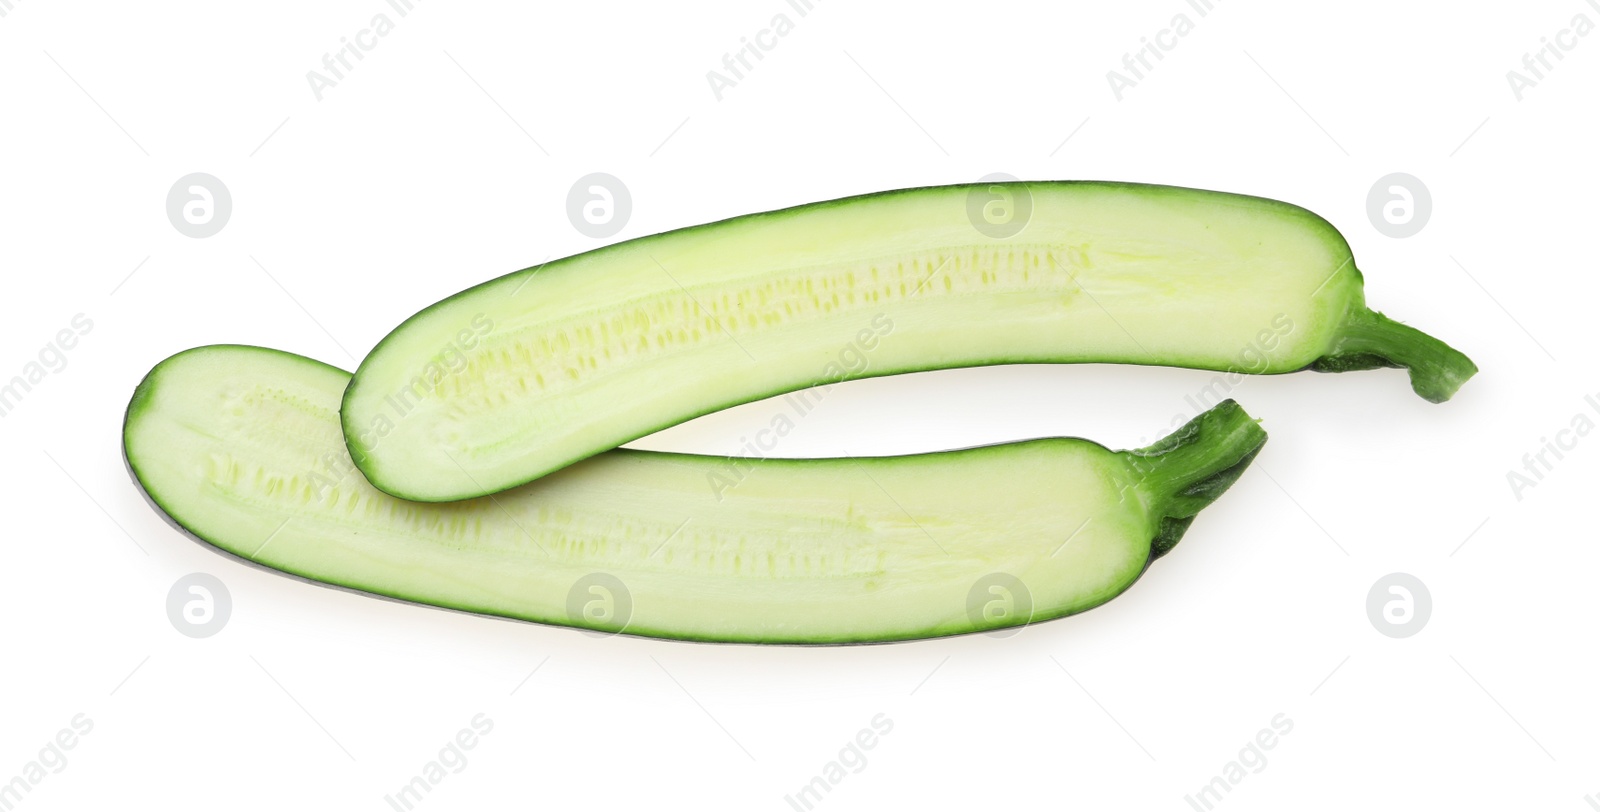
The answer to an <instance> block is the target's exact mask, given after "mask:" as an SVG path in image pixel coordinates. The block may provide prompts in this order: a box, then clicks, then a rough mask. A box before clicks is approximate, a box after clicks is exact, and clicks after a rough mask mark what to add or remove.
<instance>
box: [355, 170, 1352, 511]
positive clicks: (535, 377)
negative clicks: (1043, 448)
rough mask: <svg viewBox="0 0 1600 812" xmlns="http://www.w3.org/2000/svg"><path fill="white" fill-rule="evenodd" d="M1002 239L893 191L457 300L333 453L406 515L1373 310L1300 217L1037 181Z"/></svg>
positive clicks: (398, 352)
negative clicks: (850, 388)
mask: <svg viewBox="0 0 1600 812" xmlns="http://www.w3.org/2000/svg"><path fill="white" fill-rule="evenodd" d="M1014 187H1025V190H1026V194H1027V196H1028V198H1029V199H1030V201H1031V204H1030V205H1031V212H1030V214H1029V215H1028V220H1027V225H1026V227H1025V228H1023V229H1022V230H1021V231H1019V232H1018V233H1016V234H1014V235H1011V236H1004V237H993V236H989V235H988V234H985V233H984V232H983V231H980V230H979V228H978V227H976V226H975V225H974V220H973V215H972V214H971V207H970V205H969V204H970V202H971V194H972V189H971V188H969V187H964V186H957V187H935V188H927V189H912V190H905V191H899V192H886V193H883V194H879V195H870V196H866V197H862V198H850V199H846V200H842V201H832V202H828V203H819V204H815V205H811V206H802V207H799V208H795V209H786V210H783V211H779V212H772V213H767V214H759V215H750V216H747V217H740V218H735V219H733V220H727V221H723V222H720V223H713V224H710V225H706V226H698V227H695V228H689V229H683V230H680V231H675V232H669V233H666V234H662V235H656V236H652V237H646V238H642V239H638V240H632V241H629V242H624V243H620V244H617V245H613V246H609V247H607V248H603V249H599V250H596V251H592V252H588V253H585V254H581V255H578V256H574V257H569V258H567V259H563V260H558V261H556V262H551V263H549V264H547V265H544V266H541V267H539V268H536V269H529V270H526V271H521V272H518V273H515V274H511V275H508V276H505V277H501V278H500V279H496V280H494V281H491V282H488V283H486V284H484V285H480V286H478V287H475V288H472V289H470V290H468V291H465V292H463V293H462V294H458V295H457V296H455V297H452V298H450V299H447V300H445V301H443V302H440V303H438V304H436V305H433V306H432V307H429V308H427V309H426V310H424V311H422V312H421V313H419V314H417V315H416V316H413V317H412V318H411V319H409V320H408V321H407V322H406V323H405V324H403V325H401V326H400V327H399V328H397V329H396V330H395V331H394V332H392V333H391V334H390V335H389V336H388V337H387V338H386V339H384V341H383V342H382V343H380V344H379V346H378V347H377V348H376V349H374V350H373V352H372V353H371V354H370V355H369V356H368V357H367V359H366V360H365V361H363V362H362V364H361V367H360V369H359V370H358V372H357V375H356V378H355V380H354V382H353V383H352V385H351V386H350V388H349V391H348V392H347V393H346V397H345V402H344V411H343V415H342V417H343V421H344V429H345V435H346V440H347V442H348V443H349V445H350V448H351V449H352V452H353V453H354V454H355V457H356V460H357V462H358V464H359V465H360V466H361V468H362V470H363V471H364V472H365V474H366V475H367V477H368V478H369V479H370V480H371V481H372V482H373V483H375V484H376V485H377V486H379V487H380V488H382V489H383V490H385V491H387V492H390V493H394V494H396V495H400V496H403V497H406V498H409V499H415V500H421V501H441V500H449V499H457V498H463V497H467V496H476V495H482V494H487V493H494V492H496V491H499V490H502V489H504V488H508V487H511V486H514V485H517V484H521V483H524V482H528V481H531V480H533V479H535V478H537V477H539V476H543V475H545V474H548V473H550V472H552V471H556V470H558V469H560V468H562V467H563V466H565V465H567V464H569V463H572V462H574V461H576V460H581V459H584V458H586V457H588V456H591V455H593V454H595V453H598V452H600V451H604V450H607V449H610V448H614V447H616V446H618V445H620V444H622V443H625V442H628V441H630V440H634V439H637V438H639V437H642V436H644V435H646V434H649V433H651V432H653V431H656V430H658V429H660V428H663V427H666V426H670V425H674V424H676V423H679V422H682V421H684V420H687V419H690V418H693V417H696V416H698V415H701V414H706V413H709V412H712V411H716V410H717V409H720V408H724V407H727V406H730V405H734V404H738V403H743V402H748V401H751V400H755V399H759V398H761V397H766V396H769V395H772V394H777V393H780V392H786V391H792V390H796V389H801V388H804V387H808V386H812V385H814V384H818V383H830V382H834V381H837V380H841V379H844V378H859V377H866V376H876V375H888V374H895V373H901V372H908V371H917V370H926V369H942V368H951V367H963V366H977V365H985V364H997V363H1032V362H1063V363H1070V362H1121V363H1135V364H1161V365H1168V366H1182V367H1199V368H1210V369H1218V370H1236V371H1243V372H1253V373H1272V372H1287V371H1292V370H1297V369H1301V368H1304V367H1306V366H1308V365H1310V364H1312V363H1313V362H1314V361H1316V360H1317V359H1318V358H1319V357H1321V356H1322V355H1324V354H1325V353H1327V352H1329V351H1330V349H1331V348H1332V347H1333V345H1334V343H1335V337H1336V336H1337V334H1338V331H1339V330H1340V328H1341V326H1342V325H1343V324H1344V323H1345V321H1346V320H1347V318H1348V317H1349V316H1350V314H1351V313H1353V312H1357V311H1359V312H1363V313H1364V312H1366V311H1365V307H1364V302H1363V299H1362V292H1361V275H1360V273H1359V272H1357V270H1356V268H1355V266H1354V263H1353V262H1352V258H1351V254H1350V249H1349V246H1348V245H1347V244H1346V243H1345V241H1344V239H1343V238H1342V237H1341V236H1340V235H1339V233H1338V232H1337V231H1336V230H1335V229H1334V228H1333V227H1332V226H1330V225H1329V224H1328V223H1327V222H1326V221H1324V220H1322V219H1321V218H1319V217H1317V216H1316V215H1315V214H1313V213H1311V212H1308V211H1306V210H1304V209H1301V208H1298V207H1296V206H1292V205H1289V204H1286V203H1280V202H1277V201H1272V200H1265V199H1261V198H1254V197H1246V196H1241V195H1231V194H1223V193H1216V192H1204V191H1199V190H1192V189H1181V188H1174V187H1160V186H1140V185H1132V184H1113V183H1027V184H1016V185H1014Z"/></svg>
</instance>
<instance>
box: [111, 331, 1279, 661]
mask: <svg viewBox="0 0 1600 812" xmlns="http://www.w3.org/2000/svg"><path fill="white" fill-rule="evenodd" d="M210 347H225V348H230V349H244V350H251V351H257V352H263V353H272V354H276V355H280V356H285V357H289V358H292V359H294V360H296V361H299V362H302V363H307V364H313V365H316V366H320V367H323V368H326V369H329V370H333V371H336V372H344V370H341V369H339V368H338V367H335V366H333V365H331V364H326V363H323V362H321V361H318V360H315V359H312V358H306V357H304V356H300V355H295V354H293V353H288V352H284V351H282V350H275V349H271V348H268V347H258V346H252V345H245V344H232V345H208V346H207V347H196V348H193V349H191V350H185V351H183V352H180V353H176V354H174V355H173V356H170V357H169V358H168V359H166V360H170V359H171V358H176V357H177V356H179V355H182V354H184V353H186V352H193V351H195V350H203V349H208V348H210ZM165 363H166V361H165V360H163V361H162V362H161V363H160V364H157V365H156V366H155V367H154V368H152V370H151V372H150V373H148V374H147V375H146V376H145V377H144V378H143V379H141V380H140V382H139V384H138V386H137V387H135V389H134V393H133V396H132V397H131V398H130V399H129V402H128V407H127V409H126V410H125V412H124V415H123V435H124V441H123V443H121V446H122V448H121V450H122V460H123V466H124V467H125V468H126V469H127V471H128V478H129V479H130V480H131V481H132V483H133V485H134V488H135V489H137V490H138V492H139V494H140V496H142V497H143V498H144V500H145V502H146V503H147V504H149V505H150V506H151V507H152V508H153V509H154V510H155V511H156V513H157V515H159V516H161V518H162V519H163V520H164V521H166V523H167V524H169V525H171V526H172V527H173V529H175V530H177V531H178V532H180V533H182V534H183V535H185V536H187V537H189V538H190V539H192V540H194V541H197V542H200V543H202V544H204V545H205V546H206V547H208V548H210V549H211V550H212V551H213V552H216V553H219V554H221V555H223V556H225V557H227V558H231V559H233V560H235V561H237V562H239V563H242V564H245V565H247V566H250V567H254V568H256V569H259V570H262V571H265V572H271V573H274V574H277V575H281V576H284V577H287V578H291V579H294V580H296V581H301V582H303V583H308V584H313V585H316V586H321V587H326V588H329V589H335V590H339V591H341V592H349V593H352V594H356V595H364V596H367V597H372V598H378V599H381V600H385V601H392V602H395V603H401V604H407V605H411V606H422V607H427V608H432V609H441V610H444V611H448V612H459V613H462V614H468V615H474V616H477V617H485V618H491V619H496V620H508V621H514V622H518V623H529V624H533V625H538V626H548V627H552V628H563V629H572V630H575V631H582V632H587V633H589V634H595V633H596V632H597V631H598V632H600V633H604V634H607V635H620V636H627V637H639V638H644V639H657V640H675V641H681V642H692V643H717V644H723V645H758V646H763V647H770V646H796V647H804V648H814V647H819V646H853V645H882V644H889V643H904V642H912V641H915V640H931V639H944V638H948V637H964V636H968V635H974V634H985V633H991V632H997V631H1003V630H1006V629H1017V628H1020V627H1026V626H1031V625H1034V624H1037V623H1043V622H1047V621H1051V620H1058V619H1060V618H1064V617H1070V616H1073V615H1077V614H1082V613H1083V612H1087V611H1089V610H1091V609H1095V608H1098V607H1100V606H1104V605H1105V604H1107V603H1109V602H1111V601H1112V600H1114V599H1115V598H1117V597H1118V596H1120V595H1121V594H1122V593H1124V592H1126V591H1128V590H1129V589H1130V588H1132V587H1133V585H1134V584H1135V583H1138V581H1139V580H1140V579H1141V578H1142V577H1144V574H1145V573H1146V572H1148V571H1149V570H1150V565H1151V564H1152V563H1154V562H1155V560H1156V559H1158V558H1160V557H1162V556H1164V555H1166V554H1167V553H1169V552H1171V551H1172V549H1173V547H1175V546H1176V545H1177V543H1178V541H1179V540H1181V539H1182V537H1183V535H1184V534H1185V533H1186V532H1187V530H1188V528H1189V525H1190V524H1191V523H1193V521H1194V517H1195V515H1196V514H1197V513H1198V512H1199V511H1200V510H1201V509H1202V508H1204V507H1205V506H1206V505H1209V504H1210V503H1211V502H1212V501H1214V500H1215V499H1216V498H1217V497H1219V496H1221V495H1222V493H1223V492H1224V491H1226V490H1227V489H1228V488H1229V487H1230V486H1232V484H1233V483H1234V481H1236V480H1237V479H1238V478H1239V476H1240V475H1241V474H1243V473H1244V470H1245V468H1247V467H1249V465H1250V462H1251V461H1252V460H1253V459H1254V458H1255V456H1256V454H1257V453H1259V452H1260V450H1261V448H1262V446H1263V445H1264V444H1265V442H1266V434H1265V432H1263V431H1261V430H1260V429H1259V427H1257V426H1256V425H1255V422H1254V421H1253V420H1250V421H1249V425H1248V426H1243V427H1242V428H1241V429H1240V430H1239V431H1236V432H1235V433H1234V434H1235V437H1236V438H1237V439H1236V440H1235V441H1234V442H1231V443H1223V442H1220V441H1219V440H1217V438H1216V437H1215V436H1214V435H1213V436H1208V437H1206V438H1205V440H1204V442H1207V443H1212V444H1214V445H1216V446H1218V448H1217V449H1216V453H1217V454H1220V455H1221V457H1220V459H1221V462H1220V463H1218V464H1214V465H1211V466H1210V468H1209V469H1202V470H1200V471H1199V475H1198V476H1189V477H1169V476H1165V475H1163V474H1161V473H1160V472H1159V464H1160V461H1161V460H1162V459H1163V458H1164V457H1167V456H1168V455H1171V458H1174V459H1177V462H1178V465H1174V466H1173V467H1175V468H1177V467H1184V468H1187V467H1190V466H1193V465H1194V463H1193V462H1192V461H1190V460H1184V459H1181V455H1182V454H1183V453H1184V452H1185V451H1190V452H1192V451H1194V450H1196V449H1199V450H1205V449H1202V448H1199V446H1200V443H1201V434H1202V426H1203V425H1207V424H1216V423H1220V422H1222V421H1224V420H1228V419H1232V420H1233V421H1234V422H1236V423H1237V422H1239V421H1238V418H1239V416H1243V417H1244V418H1245V419H1246V420H1248V415H1244V412H1243V410H1242V409H1240V408H1239V407H1238V404H1236V403H1235V402H1234V401H1232V400H1226V401H1223V402H1222V403H1220V404H1218V405H1217V406H1215V407H1213V408H1212V409H1211V410H1210V411H1207V412H1205V413H1203V414H1201V415H1200V416H1198V417H1196V418H1194V419H1193V420H1191V421H1189V422H1188V423H1187V424H1185V425H1184V426H1182V427H1180V428H1179V429H1178V430H1176V431H1174V432H1173V433H1172V434H1170V435H1168V436H1167V437H1166V438H1164V439H1163V440H1160V441H1158V442H1157V443H1155V444H1154V445H1152V446H1150V447H1148V448H1145V449H1139V450H1137V451H1125V452H1113V453H1118V454H1121V455H1130V454H1131V455H1136V456H1138V457H1140V458H1142V459H1144V460H1153V461H1155V463H1154V464H1152V465H1150V466H1149V467H1148V469H1147V470H1146V471H1145V477H1144V479H1143V480H1141V485H1142V484H1143V483H1144V482H1145V481H1148V480H1149V479H1151V478H1152V477H1157V478H1159V480H1158V481H1159V482H1161V484H1162V486H1164V487H1161V490H1160V491H1155V492H1161V491H1171V493H1170V495H1169V496H1168V498H1167V499H1166V500H1165V502H1164V507H1162V508H1158V509H1157V511H1156V512H1157V513H1161V514H1164V515H1162V517H1161V519H1160V522H1159V526H1158V530H1157V533H1156V535H1155V537H1153V538H1152V539H1151V540H1150V554H1149V556H1148V557H1147V558H1146V559H1145V563H1144V566H1143V567H1142V568H1140V570H1139V572H1138V574H1136V575H1135V576H1134V577H1132V578H1130V579H1129V580H1128V581H1127V582H1126V583H1124V584H1123V585H1122V586H1121V588H1120V589H1118V590H1117V591H1116V592H1114V593H1112V594H1109V595H1107V596H1106V597H1105V598H1104V599H1103V600H1101V601H1100V602H1099V603H1097V604H1094V605H1093V606H1085V607H1082V608H1078V609H1068V610H1055V611H1043V612H1035V613H1034V614H1033V615H1032V616H1030V617H1029V618H1027V619H1021V620H1018V621H1017V622H1015V623H1004V624H996V625H994V626H989V627H985V628H974V629H971V630H969V631H963V632H956V633H946V634H939V635H931V636H929V635H924V636H916V635H915V634H911V635H908V636H904V637H889V638H882V639H863V640H819V641H814V642H813V641H806V642H798V641H796V642H775V643H767V642H750V641H744V640H732V641H730V640H723V639H719V638H711V637H699V636H694V635H684V634H677V633H673V632H670V631H656V630H647V629H630V628H624V629H623V630H621V631H617V632H610V631H603V630H596V629H590V628H585V627H581V626H573V625H567V624H560V623H547V622H544V621H538V620H528V619H525V618H518V617H512V616H507V615H500V614H489V613H485V612H478V611H474V610H471V609H465V608H461V607H456V606H449V605H443V604H438V603H425V602H422V601H416V600H410V599H407V598H402V597H396V596H392V595H386V594H383V593H379V592H372V591H369V590H366V589H361V588H358V587H353V586H347V585H345V584H340V583H335V582H331V581H322V580H317V579H314V578H309V577H306V576H303V575H299V574H297V573H294V572H289V571H286V570H280V569H276V568H273V567H269V566H267V565H265V564H261V563H259V562H256V561H253V560H251V559H248V558H245V557H243V556H241V555H238V554H236V553H234V552H232V551H230V550H228V549H226V548H224V547H222V546H220V545H219V544H217V543H214V542H213V541H212V540H210V539H207V538H206V537H204V536H202V535H200V534H199V533H197V532H195V531H194V530H193V529H191V528H190V527H189V526H188V525H187V524H185V523H184V521H183V519H182V518H180V517H179V516H178V515H177V514H175V513H173V512H171V511H169V510H168V509H167V507H166V506H165V505H164V504H162V502H161V500H160V499H159V498H158V497H157V496H156V495H155V494H152V493H151V492H150V491H148V490H147V489H146V488H145V486H144V482H143V481H142V480H141V479H140V477H139V473H138V465H137V464H136V463H135V462H134V460H133V458H132V456H131V455H130V454H129V453H128V444H127V440H126V437H127V430H128V427H129V426H130V425H131V424H132V421H133V419H134V418H136V417H137V416H138V415H139V414H140V413H141V412H142V411H143V410H144V408H145V407H146V405H147V403H148V401H149V398H150V396H151V394H152V393H153V391H154V388H155V386H156V381H155V378H156V375H157V373H158V372H159V371H160V369H161V366H162V364H165ZM1240 435H1242V436H1240ZM1061 439H1070V440H1076V441H1079V442H1084V443H1089V444H1090V445H1094V446H1097V447H1100V448H1105V446H1103V445H1100V444H1099V443H1095V442H1094V441H1092V440H1087V439H1084V438H1061ZM1004 445H1008V444H1005V443H1000V444H991V445H986V446H973V447H969V448H963V449H949V450H946V451H934V452H925V453H922V454H914V455H908V456H919V457H930V456H937V455H941V454H950V453H956V452H959V451H969V450H974V449H979V448H998V447H1002V446H1004ZM1107 450H1108V451H1109V450H1110V449H1107ZM611 453H620V454H635V455H651V456H673V457H686V458H702V457H703V455H696V454H679V453H670V452H656V451H637V450H630V449H618V450H617V451H615V452H611ZM1207 456H1208V457H1209V456H1215V455H1211V454H1208V455H1207ZM719 459H720V458H719ZM874 459H877V458H871V457H867V458H861V459H859V460H857V464H867V465H870V464H871V463H872V461H873V460H874ZM754 462H755V463H759V464H771V465H795V464H804V463H805V462H807V460H804V459H781V458H780V459H770V460H757V461H754Z"/></svg>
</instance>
